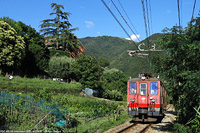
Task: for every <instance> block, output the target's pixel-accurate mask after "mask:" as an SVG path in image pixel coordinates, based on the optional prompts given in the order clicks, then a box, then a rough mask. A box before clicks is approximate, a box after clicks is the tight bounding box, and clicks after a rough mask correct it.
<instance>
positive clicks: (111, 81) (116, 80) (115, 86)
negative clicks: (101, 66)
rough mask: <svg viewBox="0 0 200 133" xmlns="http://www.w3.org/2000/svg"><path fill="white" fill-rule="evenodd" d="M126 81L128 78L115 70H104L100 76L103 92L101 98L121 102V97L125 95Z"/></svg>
mask: <svg viewBox="0 0 200 133" xmlns="http://www.w3.org/2000/svg"><path fill="white" fill-rule="evenodd" d="M127 80H128V78H127V77H126V76H125V75H124V73H123V72H121V71H119V70H117V69H110V70H109V69H105V71H104V73H103V75H102V76H101V81H102V88H103V90H104V92H103V97H104V98H109V99H115V100H122V95H126V83H127ZM115 93H116V94H115Z"/></svg>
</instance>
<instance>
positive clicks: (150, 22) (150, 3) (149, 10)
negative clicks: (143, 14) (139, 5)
mask: <svg viewBox="0 0 200 133" xmlns="http://www.w3.org/2000/svg"><path fill="white" fill-rule="evenodd" d="M149 12H150V23H151V34H153V25H152V15H151V14H152V13H151V0H149Z"/></svg>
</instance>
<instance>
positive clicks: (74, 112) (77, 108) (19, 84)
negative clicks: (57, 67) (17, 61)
mask: <svg viewBox="0 0 200 133" xmlns="http://www.w3.org/2000/svg"><path fill="white" fill-rule="evenodd" d="M44 88H47V89H48V90H49V92H53V91H54V92H56V93H54V94H56V95H53V97H52V99H53V100H56V101H57V102H58V103H59V105H61V106H62V107H64V108H67V111H68V114H65V117H68V115H69V114H70V117H71V118H70V119H71V120H72V121H70V122H71V125H72V126H71V127H70V128H68V129H64V130H66V131H70V132H71V131H73V132H74V131H76V128H75V127H74V122H76V121H78V123H79V124H78V126H77V130H78V132H95V131H97V130H98V131H100V132H103V131H106V130H108V129H109V128H112V127H114V126H116V125H119V124H121V123H123V122H125V121H126V120H127V119H128V118H129V116H128V115H127V113H126V111H125V112H123V113H122V114H120V116H119V117H118V120H117V121H116V120H115V119H114V116H115V115H116V114H113V111H114V110H118V109H124V108H125V106H126V102H125V101H110V100H105V99H102V98H97V97H91V96H81V95H79V94H80V92H81V89H82V87H81V84H80V83H76V82H74V83H64V82H55V81H52V80H50V79H38V78H34V79H30V78H21V77H14V78H13V79H12V80H8V78H6V77H2V76H0V89H2V90H9V91H10V92H11V93H15V94H16V93H20V94H21V95H23V96H25V95H30V96H31V95H33V93H34V92H35V90H36V91H38V90H39V89H44ZM8 109H9V108H8ZM26 112H27V111H26ZM69 112H70V113H69ZM108 112H109V115H110V116H109V120H108ZM18 115H19V114H18ZM24 115H25V114H23V112H22V114H20V115H19V117H22V116H23V117H22V118H23V119H24V120H25V121H29V124H27V125H26V126H25V127H24V128H23V124H25V123H21V124H22V125H17V123H13V122H12V123H9V124H13V125H10V128H13V130H14V129H15V130H18V129H20V130H24V129H29V126H28V125H30V124H31V123H32V119H31V120H30V118H29V117H28V116H29V115H28V116H27V118H28V119H27V120H26V117H24ZM32 115H33V116H32V117H34V118H37V114H32ZM34 115H35V116H34ZM97 115H98V119H97V118H96V117H97ZM8 116H9V115H8ZM101 116H104V117H101ZM13 117H15V116H13ZM35 124H36V123H35ZM54 124H55V123H54ZM32 126H33V125H31V127H32ZM17 127H18V128H17Z"/></svg>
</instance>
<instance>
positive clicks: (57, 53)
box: [49, 49, 71, 57]
mask: <svg viewBox="0 0 200 133" xmlns="http://www.w3.org/2000/svg"><path fill="white" fill-rule="evenodd" d="M49 52H50V57H53V56H66V57H70V55H71V54H70V52H68V51H63V50H56V49H50V50H49Z"/></svg>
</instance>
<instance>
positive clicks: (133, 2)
mask: <svg viewBox="0 0 200 133" xmlns="http://www.w3.org/2000/svg"><path fill="white" fill-rule="evenodd" d="M104 1H105V2H106V3H107V4H108V6H109V7H110V9H111V10H112V11H113V13H114V14H115V15H116V17H117V18H118V19H119V21H120V22H121V23H122V25H123V26H124V28H125V29H126V30H127V32H128V33H129V34H130V35H132V32H131V31H130V30H129V28H128V27H127V26H126V24H125V23H124V21H123V20H122V19H121V17H120V16H119V15H118V13H117V11H116V10H115V8H114V6H113V5H112V4H111V2H110V0H104ZM113 1H114V2H115V4H116V5H117V6H118V8H119V10H120V11H121V13H123V15H124V17H125V14H124V12H123V10H122V9H121V8H120V5H119V3H118V0H113ZM148 1H149V0H148ZM120 2H121V4H122V5H123V7H124V8H125V10H126V12H127V14H128V16H129V18H130V19H131V21H132V23H133V25H134V27H135V28H136V30H137V34H138V36H139V37H140V39H141V40H143V39H144V38H146V34H145V25H144V18H143V11H142V4H141V0H120ZM150 2H151V16H152V30H151V31H152V32H151V34H152V33H161V31H162V30H163V29H164V28H165V27H168V28H171V27H173V26H174V25H178V13H177V10H178V9H177V0H150ZM51 3H57V4H61V5H63V6H64V7H65V9H64V11H65V12H70V13H71V16H70V17H69V21H70V23H71V24H72V28H75V27H78V28H79V30H77V31H75V32H74V33H75V34H76V35H77V36H78V38H84V37H87V36H91V37H96V36H103V35H106V36H117V37H122V38H128V36H127V35H126V34H125V32H124V31H123V30H122V28H121V27H120V26H119V24H118V23H117V22H116V21H115V19H114V18H113V17H112V15H111V14H110V13H109V11H108V10H107V9H106V7H105V6H104V5H103V3H102V2H101V0H0V5H1V8H0V17H3V16H7V17H10V18H12V19H14V20H15V21H22V22H24V23H25V24H27V25H31V26H32V27H33V28H35V29H36V30H37V31H39V30H40V28H39V25H40V24H41V21H42V20H44V19H48V18H50V16H49V13H51V12H52V9H51V7H50V4H51ZM180 3H181V4H180V8H181V25H182V26H183V27H185V26H187V23H188V22H189V21H190V19H191V15H192V8H193V4H194V0H180ZM199 5H200V0H197V3H196V9H195V13H194V16H195V17H197V16H198V13H199V10H200V8H199ZM126 20H127V21H128V19H127V18H126ZM129 24H130V23H129ZM135 32H136V31H135Z"/></svg>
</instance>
